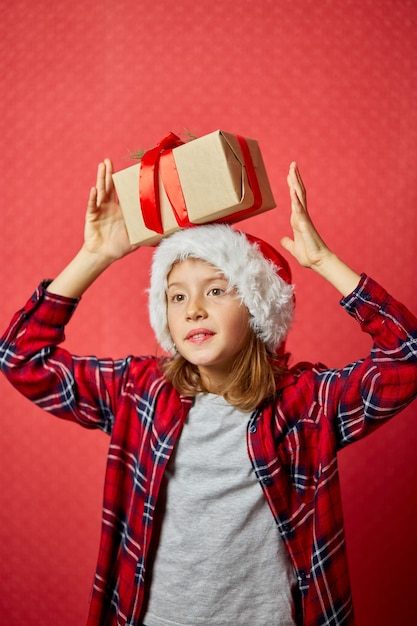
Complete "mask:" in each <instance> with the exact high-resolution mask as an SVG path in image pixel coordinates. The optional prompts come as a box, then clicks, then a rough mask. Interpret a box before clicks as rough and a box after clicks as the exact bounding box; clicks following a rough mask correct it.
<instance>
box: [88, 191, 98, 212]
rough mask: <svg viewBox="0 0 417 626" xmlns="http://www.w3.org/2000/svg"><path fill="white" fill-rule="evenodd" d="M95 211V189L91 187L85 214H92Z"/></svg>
mask: <svg viewBox="0 0 417 626" xmlns="http://www.w3.org/2000/svg"><path fill="white" fill-rule="evenodd" d="M96 210H97V189H96V187H91V189H90V193H89V196H88V202H87V213H94V212H95V211H96Z"/></svg>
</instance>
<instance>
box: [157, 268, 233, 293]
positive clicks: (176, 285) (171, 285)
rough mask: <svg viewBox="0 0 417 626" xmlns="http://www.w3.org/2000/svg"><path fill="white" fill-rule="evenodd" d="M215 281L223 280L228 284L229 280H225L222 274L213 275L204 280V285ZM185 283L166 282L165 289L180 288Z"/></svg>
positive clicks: (177, 281)
mask: <svg viewBox="0 0 417 626" xmlns="http://www.w3.org/2000/svg"><path fill="white" fill-rule="evenodd" d="M216 280H224V281H225V282H226V283H229V280H228V279H227V278H226V276H225V275H224V274H222V273H221V272H219V273H216V274H213V275H212V276H208V277H207V278H206V279H205V280H204V283H205V284H207V283H212V282H213V281H216ZM184 282H185V281H179V280H176V281H174V282H168V284H167V288H168V289H172V287H182V286H183V285H184Z"/></svg>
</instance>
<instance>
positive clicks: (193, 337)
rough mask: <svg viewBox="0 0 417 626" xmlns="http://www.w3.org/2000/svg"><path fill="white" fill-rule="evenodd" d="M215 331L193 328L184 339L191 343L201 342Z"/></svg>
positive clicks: (209, 337) (212, 335)
mask: <svg viewBox="0 0 417 626" xmlns="http://www.w3.org/2000/svg"><path fill="white" fill-rule="evenodd" d="M214 335H215V333H214V332H213V331H212V330H208V329H207V328H195V329H193V330H190V332H189V333H187V335H186V337H185V339H186V340H187V341H190V342H191V343H197V344H202V343H205V342H206V341H208V340H209V339H211V338H212V337H214Z"/></svg>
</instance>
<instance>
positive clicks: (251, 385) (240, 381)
mask: <svg viewBox="0 0 417 626" xmlns="http://www.w3.org/2000/svg"><path fill="white" fill-rule="evenodd" d="M162 368H163V372H164V375H165V377H166V379H167V381H168V382H169V383H171V384H172V385H173V386H174V387H175V389H176V390H177V391H178V392H179V393H180V394H182V395H185V396H195V395H197V394H198V393H201V392H207V391H208V389H205V388H204V385H203V382H202V380H201V378H200V374H199V371H198V368H197V366H195V365H193V364H192V363H190V362H189V361H187V360H186V359H185V358H184V357H183V356H181V355H180V354H177V355H175V356H174V357H172V358H171V359H167V360H166V361H164V362H163V364H162ZM286 372H287V366H286V365H285V361H284V359H282V358H281V359H280V358H279V357H277V356H275V355H274V356H272V355H271V354H270V353H269V352H268V350H267V348H266V346H265V344H264V343H263V342H262V341H261V340H260V339H259V338H258V337H256V335H255V334H254V333H253V332H251V333H249V339H248V344H247V345H246V346H245V347H244V348H243V349H242V350H241V351H240V353H239V354H238V355H237V357H236V360H235V362H234V366H233V368H232V370H231V372H230V375H229V376H228V377H227V379H226V380H225V381H224V386H223V389H222V393H221V395H222V396H223V397H224V398H225V400H227V401H228V402H229V403H230V404H232V405H233V406H235V407H236V408H237V409H240V410H241V411H253V410H254V409H255V408H256V407H257V406H259V405H260V404H261V402H262V401H264V400H266V399H267V398H268V397H272V396H273V395H274V393H275V390H276V381H277V379H279V378H281V377H282V376H283V375H284V374H285V373H286Z"/></svg>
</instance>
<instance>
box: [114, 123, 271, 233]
mask: <svg viewBox="0 0 417 626" xmlns="http://www.w3.org/2000/svg"><path fill="white" fill-rule="evenodd" d="M113 181H114V185H115V188H116V193H117V196H118V199H119V202H120V206H121V208H122V211H123V216H124V220H125V223H126V228H127V232H128V235H129V239H130V242H131V243H132V244H137V243H139V244H141V245H155V244H156V243H158V241H159V240H160V239H161V238H162V237H164V236H167V235H170V234H171V233H173V232H174V231H176V230H178V229H180V228H188V227H190V226H193V225H196V224H207V223H210V222H226V223H229V224H230V223H233V222H237V221H240V220H242V219H246V218H247V217H251V216H252V215H257V214H258V213H263V212H264V211H268V210H269V209H273V208H274V207H275V201H274V197H273V195H272V191H271V187H270V184H269V181H268V176H267V173H266V170H265V166H264V162H263V159H262V154H261V151H260V149H259V145H258V142H257V141H256V140H254V139H247V138H244V137H241V136H239V135H233V134H231V133H226V132H224V131H222V130H217V131H215V132H213V133H210V134H208V135H204V136H203V137H199V138H198V139H193V140H191V141H188V142H187V143H184V142H182V141H181V139H179V137H177V136H176V135H174V134H172V133H171V134H169V135H168V136H167V137H165V138H164V139H163V140H162V141H160V142H159V143H158V144H157V146H155V147H154V148H152V149H151V150H149V151H147V152H145V154H144V155H143V157H142V159H141V161H140V162H139V163H137V164H135V165H132V166H131V167H128V168H126V169H124V170H121V171H119V172H115V173H114V174H113Z"/></svg>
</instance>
